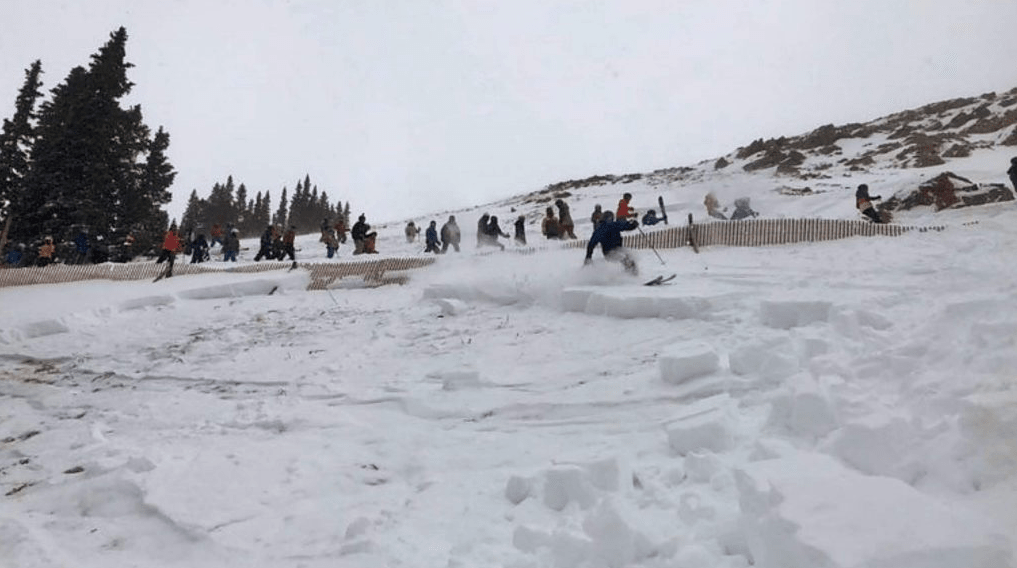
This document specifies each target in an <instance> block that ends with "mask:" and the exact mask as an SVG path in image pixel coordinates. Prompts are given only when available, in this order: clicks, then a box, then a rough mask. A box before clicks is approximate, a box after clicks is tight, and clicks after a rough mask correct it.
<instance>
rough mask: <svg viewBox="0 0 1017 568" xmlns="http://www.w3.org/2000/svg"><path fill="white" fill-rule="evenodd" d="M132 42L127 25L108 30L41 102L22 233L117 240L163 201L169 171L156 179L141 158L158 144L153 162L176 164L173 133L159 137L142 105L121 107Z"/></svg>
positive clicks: (17, 204) (20, 215) (20, 202)
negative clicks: (86, 61)
mask: <svg viewBox="0 0 1017 568" xmlns="http://www.w3.org/2000/svg"><path fill="white" fill-rule="evenodd" d="M126 42H127V32H126V30H124V28H120V29H118V30H117V31H116V32H114V33H112V34H110V39H109V41H108V42H107V43H106V44H105V45H103V46H102V47H101V48H100V49H99V51H98V53H96V54H94V55H92V57H91V63H90V65H89V67H88V69H87V70H86V69H85V68H83V67H75V68H74V69H72V70H71V72H70V73H69V74H68V76H67V78H66V79H65V80H64V82H63V83H61V84H60V85H58V86H57V87H56V88H54V89H53V91H52V98H51V100H50V101H48V102H45V103H43V104H42V105H41V107H40V111H39V116H38V123H37V125H36V129H35V135H36V137H35V142H34V144H33V146H32V150H31V153H30V161H31V162H30V163H31V167H30V169H29V171H28V172H27V174H26V176H25V178H24V180H23V190H22V191H21V192H20V194H19V195H18V196H17V198H16V199H15V200H14V203H13V205H12V209H13V216H14V217H15V218H16V219H18V221H17V222H16V223H15V226H16V227H17V229H16V232H17V234H18V236H19V238H21V239H23V240H25V241H26V242H27V241H30V240H37V239H40V238H41V237H42V236H43V235H46V234H52V235H54V236H55V237H56V238H57V239H60V238H61V237H62V238H64V239H67V240H69V239H70V238H73V236H74V234H75V233H76V232H77V231H78V230H80V229H83V228H88V229H89V230H90V231H91V234H92V235H93V237H94V238H95V239H96V240H99V241H102V240H104V239H105V242H106V243H111V242H115V241H116V239H117V237H118V236H121V235H122V234H123V233H124V232H125V231H126V230H128V228H130V227H132V226H133V225H134V224H135V223H137V222H139V219H137V218H136V216H139V215H140V216H142V217H143V218H144V217H146V216H148V215H150V214H152V213H151V210H152V207H157V206H158V205H159V203H157V201H158V198H159V195H160V191H161V190H164V189H166V188H167V187H168V185H164V184H165V182H166V181H167V178H165V177H164V178H163V179H162V181H159V182H155V185H154V186H153V185H151V183H152V180H151V179H149V180H148V181H146V179H145V175H146V170H147V166H148V162H147V161H145V160H143V158H144V157H145V156H147V155H148V154H149V153H151V152H153V151H156V152H158V153H159V154H161V157H160V156H156V161H155V162H154V163H153V164H152V166H153V167H155V168H156V169H159V168H163V169H166V168H168V171H171V170H172V167H171V166H169V164H168V162H167V161H166V159H165V153H164V150H165V147H166V146H168V143H169V137H168V135H165V133H163V135H162V136H160V137H159V141H158V144H157V143H156V141H155V140H152V139H151V138H150V136H151V132H150V130H149V129H148V127H147V126H146V125H145V124H144V122H143V120H142V114H141V108H140V107H139V106H134V107H131V108H128V109H124V108H121V107H120V102H119V101H120V100H121V99H122V98H123V97H124V96H126V95H127V94H128V93H130V90H131V87H132V86H133V84H132V83H131V82H130V81H129V80H128V79H127V70H128V69H130V68H131V67H133V65H132V64H130V63H128V62H127V61H126V60H125V57H126V50H125V46H126ZM157 136H158V135H157ZM156 148H158V150H156ZM149 173H154V172H149ZM169 182H170V183H171V182H172V180H171V179H169ZM146 184H148V185H146ZM159 186H162V187H161V188H160V187H159ZM153 190H154V191H153Z"/></svg>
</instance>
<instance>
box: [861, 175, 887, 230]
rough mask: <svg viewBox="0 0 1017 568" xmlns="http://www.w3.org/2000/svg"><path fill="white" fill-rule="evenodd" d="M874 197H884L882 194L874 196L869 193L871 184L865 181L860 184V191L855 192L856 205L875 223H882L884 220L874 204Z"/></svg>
mask: <svg viewBox="0 0 1017 568" xmlns="http://www.w3.org/2000/svg"><path fill="white" fill-rule="evenodd" d="M874 199H882V197H881V196H879V195H877V196H875V197H872V196H870V195H869V186H867V185H865V184H864V183H863V184H861V185H859V186H858V191H856V192H855V206H857V207H858V210H859V211H861V212H862V215H865V216H866V217H868V218H869V219H872V222H874V223H882V222H883V220H882V219H881V218H880V217H879V212H878V211H876V207H875V206H874V205H872V201H873V200H874Z"/></svg>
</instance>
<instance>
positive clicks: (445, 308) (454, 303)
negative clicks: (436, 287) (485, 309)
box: [434, 298, 469, 316]
mask: <svg viewBox="0 0 1017 568" xmlns="http://www.w3.org/2000/svg"><path fill="white" fill-rule="evenodd" d="M434 303H435V304H437V305H438V307H439V308H440V309H441V315H443V316H455V315H459V314H461V313H463V312H465V311H466V309H467V308H468V307H469V306H468V305H467V304H466V302H463V301H462V300H457V299H455V298H435V300H434Z"/></svg>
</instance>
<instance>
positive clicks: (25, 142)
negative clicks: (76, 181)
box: [0, 60, 42, 244]
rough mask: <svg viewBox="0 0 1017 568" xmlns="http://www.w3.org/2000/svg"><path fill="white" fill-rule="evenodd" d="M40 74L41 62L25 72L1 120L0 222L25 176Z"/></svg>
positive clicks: (33, 137) (31, 141)
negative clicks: (8, 113)
mask: <svg viewBox="0 0 1017 568" xmlns="http://www.w3.org/2000/svg"><path fill="white" fill-rule="evenodd" d="M41 74H42V62H41V61H38V60H37V61H35V63H32V66H31V67H29V68H28V69H26V70H25V82H24V84H23V85H22V86H21V90H20V91H18V98H17V100H16V102H15V103H14V116H13V117H12V118H11V119H10V120H8V119H4V122H3V130H2V131H0V222H2V221H3V220H6V219H7V213H8V209H9V202H11V201H14V200H15V199H16V198H17V196H18V195H19V194H20V192H21V183H22V180H23V179H24V178H25V175H26V174H27V173H28V168H29V160H28V157H29V150H30V149H31V147H32V143H33V142H34V141H35V127H34V121H35V117H36V114H35V103H36V101H37V100H38V99H39V97H40V96H42V92H41V91H40V90H39V89H40V88H42V80H41V79H40V78H39V75H41ZM0 230H2V229H0ZM0 244H2V243H0Z"/></svg>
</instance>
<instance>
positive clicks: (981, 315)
mask: <svg viewBox="0 0 1017 568" xmlns="http://www.w3.org/2000/svg"><path fill="white" fill-rule="evenodd" d="M979 160H982V161H979ZM1005 162H1006V160H1005V159H1003V158H1002V156H1001V155H998V154H997V155H996V159H995V160H992V161H991V163H990V161H989V160H988V159H987V158H986V157H985V156H984V155H983V156H980V157H978V158H974V159H969V160H968V161H967V162H963V163H960V165H961V166H963V167H958V168H956V169H953V168H951V169H953V171H956V172H957V173H958V175H964V176H965V177H970V178H971V179H973V180H975V181H979V182H987V181H998V179H997V178H998V177H999V176H998V175H997V174H996V169H998V168H996V166H997V165H998V164H1000V163H1005ZM965 164H966V165H965ZM934 173H938V172H934ZM934 173H933V172H924V171H923V172H917V173H916V172H903V171H889V170H887V171H882V170H881V171H879V172H878V175H876V174H869V175H867V176H866V177H867V178H868V179H864V181H866V183H869V184H870V186H871V187H873V189H874V190H875V191H876V192H882V193H884V194H890V193H892V191H893V189H894V188H895V187H903V186H904V185H907V184H908V183H912V184H913V183H914V182H915V181H916V179H917V176H918V174H921V177H922V178H923V179H927V177H931V175H934ZM717 175H718V176H719V175H721V174H717ZM724 175H725V176H727V177H724V178H722V179H723V180H726V181H724V183H725V184H726V185H724V186H723V187H718V188H717V189H718V191H717V193H718V196H720V197H721V198H722V201H723V202H725V203H730V202H731V200H732V199H733V198H734V197H738V196H740V195H751V196H752V200H753V201H752V203H753V207H754V208H755V209H757V210H758V211H760V212H761V213H762V214H763V215H764V216H776V213H775V212H777V211H780V214H781V215H784V216H787V217H795V216H802V215H808V214H815V213H817V212H818V213H821V214H823V215H825V216H827V217H841V218H851V219H853V218H855V216H856V214H855V213H854V211H853V210H851V206H850V203H851V201H852V196H853V187H854V185H856V184H857V183H859V182H860V180H861V179H862V178H861V177H856V178H847V179H843V180H840V182H837V183H835V182H836V180H833V181H827V182H825V183H826V185H825V186H824V192H822V193H818V194H815V195H811V196H801V197H789V196H784V195H780V194H779V193H777V192H774V191H770V190H769V189H767V190H765V191H760V190H759V189H758V188H759V187H762V186H765V185H766V184H767V183H771V185H772V180H770V181H767V180H769V178H767V177H765V176H758V175H757V176H755V177H753V176H748V175H745V174H724ZM909 175H910V176H911V177H910V178H908V176H909ZM993 176H995V177H993ZM711 179H713V178H711V177H710V176H709V175H704V177H703V178H702V180H700V181H696V182H692V183H691V184H689V185H677V184H676V185H675V186H673V187H672V186H667V185H665V186H649V185H644V184H642V183H641V182H636V183H632V184H624V185H621V186H604V187H596V188H590V191H589V192H588V193H576V194H574V196H573V197H572V198H570V202H571V203H572V211H573V214H574V216H575V218H576V220H577V224H578V227H577V232H580V233H581V234H586V233H588V229H589V226H588V219H586V218H585V217H586V213H585V212H587V211H590V210H592V205H593V203H595V202H599V203H601V204H603V205H605V207H606V208H613V205H614V203H615V202H616V200H617V196H618V195H619V194H620V193H622V192H623V191H631V192H632V193H633V194H634V195H635V196H636V198H635V200H634V201H635V202H636V203H637V206H640V207H641V206H645V205H646V204H649V203H654V204H655V201H656V195H658V194H663V195H664V196H665V201H667V202H668V208H669V213H670V214H671V215H672V218H684V215H685V213H686V212H688V211H693V212H696V214H697V215H699V214H700V212H701V211H702V195H703V193H705V191H702V190H703V189H704V188H705V187H706V186H708V185H709V184H710V183H711ZM717 179H721V178H717ZM908 179H910V182H908ZM817 187H818V186H817ZM814 189H815V188H814ZM518 206H520V205H519V204H518V203H508V202H506V203H503V204H496V205H492V206H489V207H488V208H487V210H489V211H490V212H491V213H494V214H497V215H498V216H499V217H501V218H504V219H510V218H513V212H512V211H511V210H510V207H518ZM480 212H481V209H480V208H477V209H475V210H471V211H466V212H456V216H457V218H458V219H460V224H461V225H462V227H463V229H464V231H463V232H464V237H465V238H464V241H465V242H464V251H463V252H462V253H460V254H458V255H457V254H455V253H449V254H447V255H444V256H442V257H440V258H439V259H438V261H437V262H436V263H435V264H433V265H431V266H428V267H425V268H421V269H417V270H410V271H406V272H405V274H406V275H407V276H408V277H409V281H408V282H407V283H406V284H405V285H388V286H381V287H369V286H367V285H366V284H367V283H360V284H361V285H357V283H356V282H354V281H353V280H350V279H347V280H344V281H341V282H337V283H336V284H335V285H334V286H333V287H332V289H330V290H322V291H306V287H307V284H308V282H309V279H308V274H307V273H306V272H304V271H302V270H295V271H293V272H287V271H285V270H280V271H277V272H262V273H257V274H242V273H230V272H223V273H221V274H203V275H198V276H181V277H174V278H170V279H166V280H163V281H160V282H158V283H155V284H153V283H151V282H147V281H145V282H106V281H91V282H77V283H68V284H47V285H36V286H26V287H17V288H3V289H0V489H2V492H3V495H2V496H0V565H3V566H18V567H22V566H31V567H57V566H78V567H99V566H146V567H149V566H152V567H157V566H188V567H202V566H209V567H211V566H245V567H246V566H255V567H276V566H280V567H281V566H287V567H289V566H302V567H308V568H313V567H318V566H322V567H324V566H328V567H346V566H348V567H364V566H446V567H479V566H510V567H514V568H529V567H544V566H548V567H556V568H581V567H583V568H586V567H590V568H593V567H596V568H601V567H623V566H625V567H637V566H638V567H651V568H656V567H681V568H683V567H688V568H692V567H701V566H717V567H730V568H735V567H738V568H741V567H747V566H759V567H763V568H768V567H782V568H787V567H810V568H811V567H838V568H840V567H843V568H860V567H880V568H882V567H887V568H889V567H894V568H898V567H905V568H942V567H955V566H956V567H961V566H964V567H994V568H995V567H1005V566H1017V563H1015V545H1017V536H1015V535H1017V446H1015V445H1014V444H1015V442H1014V440H1015V439H1017V390H1015V389H1017V386H1015V384H1014V378H1015V374H1014V370H1015V369H1017V348H1015V347H1017V285H1015V282H1017V268H1015V267H1014V263H1013V262H1012V259H1011V258H1010V257H1011V256H1012V251H1014V250H1015V247H1017V229H1015V227H1017V207H1015V206H1014V205H1013V203H1008V204H1000V205H989V206H983V207H977V208H969V209H959V210H951V211H945V212H940V213H938V214H933V213H932V212H929V211H923V212H915V213H909V214H905V215H902V217H906V222H907V223H916V224H927V225H933V224H935V225H944V226H946V230H944V231H942V232H934V231H929V232H917V231H915V232H909V233H906V234H904V235H903V236H900V237H855V238H850V239H844V240H840V241H828V242H822V243H813V244H809V243H801V244H795V245H786V246H771V247H760V248H734V247H731V248H728V247H707V248H705V249H704V250H703V251H702V254H699V255H696V254H694V253H693V252H692V251H691V250H689V249H688V248H687V247H686V248H680V249H675V250H659V251H658V252H659V253H660V254H661V256H662V257H663V259H664V261H665V262H666V266H662V265H661V264H660V262H659V261H658V260H657V258H656V257H655V256H654V255H653V254H652V252H651V251H637V252H636V255H637V257H638V260H639V264H640V269H641V271H642V275H641V276H640V277H639V278H632V277H630V276H627V275H625V274H624V273H623V271H622V270H621V269H620V267H619V266H616V265H613V264H610V263H607V262H605V261H603V260H601V259H600V257H599V253H598V256H597V257H596V261H595V262H594V264H593V265H592V266H590V267H585V268H583V267H582V256H583V253H582V251H581V250H580V249H561V248H558V247H555V246H547V245H546V243H542V242H539V238H538V235H536V234H535V233H536V232H537V230H536V227H537V225H536V224H535V223H536V221H535V220H534V221H533V223H534V224H531V225H528V230H529V232H530V234H529V237H530V240H531V244H534V245H536V246H537V247H536V250H535V251H533V252H531V253H530V254H515V253H513V252H511V251H512V245H509V251H507V252H504V253H502V252H497V251H491V250H490V249H487V250H480V251H478V250H476V249H474V247H473V243H472V234H473V233H472V220H473V219H475V218H476V217H477V216H478V215H479V213H480ZM434 218H436V219H437V220H438V221H439V223H441V222H443V216H441V215H436V216H434ZM974 221H977V223H974ZM401 228H402V227H401V226H396V225H392V226H387V227H385V226H383V227H379V230H380V231H381V238H380V240H379V250H381V251H382V253H383V254H382V255H379V256H386V255H389V256H418V255H420V254H421V252H420V251H421V250H422V248H423V246H422V244H419V245H418V244H412V245H410V244H407V243H405V240H404V239H403V237H402V233H401ZM253 244H254V243H253V242H245V243H244V245H245V246H251V245H253ZM298 246H299V248H300V249H301V250H300V252H298V260H300V261H301V262H307V261H317V262H326V260H325V259H324V250H323V247H322V246H321V245H320V244H319V243H317V242H316V237H314V236H313V235H307V236H302V237H300V239H298ZM251 253H253V251H247V252H246V253H245V256H246V258H250V256H251ZM348 253H349V248H348V246H347V247H344V248H343V249H342V250H341V252H340V255H341V257H340V259H338V260H339V261H349V260H350V258H349V257H348V256H347V255H348ZM372 260H374V259H373V258H372ZM245 262H249V261H245ZM213 264H214V265H217V266H218V265H219V264H221V263H213ZM241 264H243V262H241ZM672 272H675V273H677V278H676V279H675V280H674V281H673V284H672V285H665V286H659V287H646V286H642V285H640V283H641V282H642V281H643V280H648V279H649V278H650V277H652V276H655V275H657V274H659V273H666V274H670V273H672ZM270 292H271V293H270Z"/></svg>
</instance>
